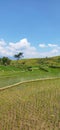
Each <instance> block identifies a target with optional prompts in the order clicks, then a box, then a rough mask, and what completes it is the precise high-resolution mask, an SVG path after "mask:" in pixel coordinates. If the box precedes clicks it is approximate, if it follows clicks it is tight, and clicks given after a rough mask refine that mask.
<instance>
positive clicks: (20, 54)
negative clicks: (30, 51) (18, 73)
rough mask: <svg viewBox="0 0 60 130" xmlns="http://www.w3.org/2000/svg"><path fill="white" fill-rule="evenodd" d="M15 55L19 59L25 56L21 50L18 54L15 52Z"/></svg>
mask: <svg viewBox="0 0 60 130" xmlns="http://www.w3.org/2000/svg"><path fill="white" fill-rule="evenodd" d="M14 57H15V58H16V59H17V60H19V59H21V58H22V57H23V53H22V52H19V53H18V54H15V55H14Z"/></svg>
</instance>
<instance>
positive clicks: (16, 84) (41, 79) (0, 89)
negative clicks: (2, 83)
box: [0, 77, 60, 91]
mask: <svg viewBox="0 0 60 130" xmlns="http://www.w3.org/2000/svg"><path fill="white" fill-rule="evenodd" d="M52 79H60V77H51V78H40V79H34V80H27V81H22V82H18V83H15V84H13V85H9V86H6V87H3V88H0V91H2V90H5V89H8V88H12V87H15V86H18V85H20V84H24V83H29V82H35V81H43V80H52Z"/></svg>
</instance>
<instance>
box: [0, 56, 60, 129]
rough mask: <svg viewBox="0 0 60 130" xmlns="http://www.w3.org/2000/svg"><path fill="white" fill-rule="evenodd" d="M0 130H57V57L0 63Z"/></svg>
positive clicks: (59, 99)
mask: <svg viewBox="0 0 60 130" xmlns="http://www.w3.org/2000/svg"><path fill="white" fill-rule="evenodd" d="M54 77H55V79H47V80H44V79H45V78H54ZM36 79H40V80H38V81H36ZM41 79H42V80H41ZM29 80H35V81H31V82H25V83H22V84H19V85H16V86H14V87H11V88H8V89H5V90H1V89H2V88H4V87H7V86H9V85H13V84H15V83H18V82H23V81H29ZM0 130H60V56H59V57H53V58H43V59H42V58H40V59H23V60H20V61H18V63H17V62H16V61H11V64H10V65H7V66H4V65H1V64H0Z"/></svg>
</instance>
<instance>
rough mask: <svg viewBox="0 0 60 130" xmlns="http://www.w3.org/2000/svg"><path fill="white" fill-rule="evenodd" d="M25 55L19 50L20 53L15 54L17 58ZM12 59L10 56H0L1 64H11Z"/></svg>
mask: <svg viewBox="0 0 60 130" xmlns="http://www.w3.org/2000/svg"><path fill="white" fill-rule="evenodd" d="M22 57H23V53H22V52H19V53H18V54H15V55H14V58H16V59H17V60H19V59H21V58H22ZM10 62H11V59H10V58H8V57H5V56H4V57H2V58H0V65H5V66H6V65H10Z"/></svg>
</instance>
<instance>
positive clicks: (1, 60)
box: [0, 57, 11, 66]
mask: <svg viewBox="0 0 60 130" xmlns="http://www.w3.org/2000/svg"><path fill="white" fill-rule="evenodd" d="M10 62H11V60H10V59H9V58H8V57H2V58H0V64H2V65H5V66H6V65H10Z"/></svg>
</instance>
